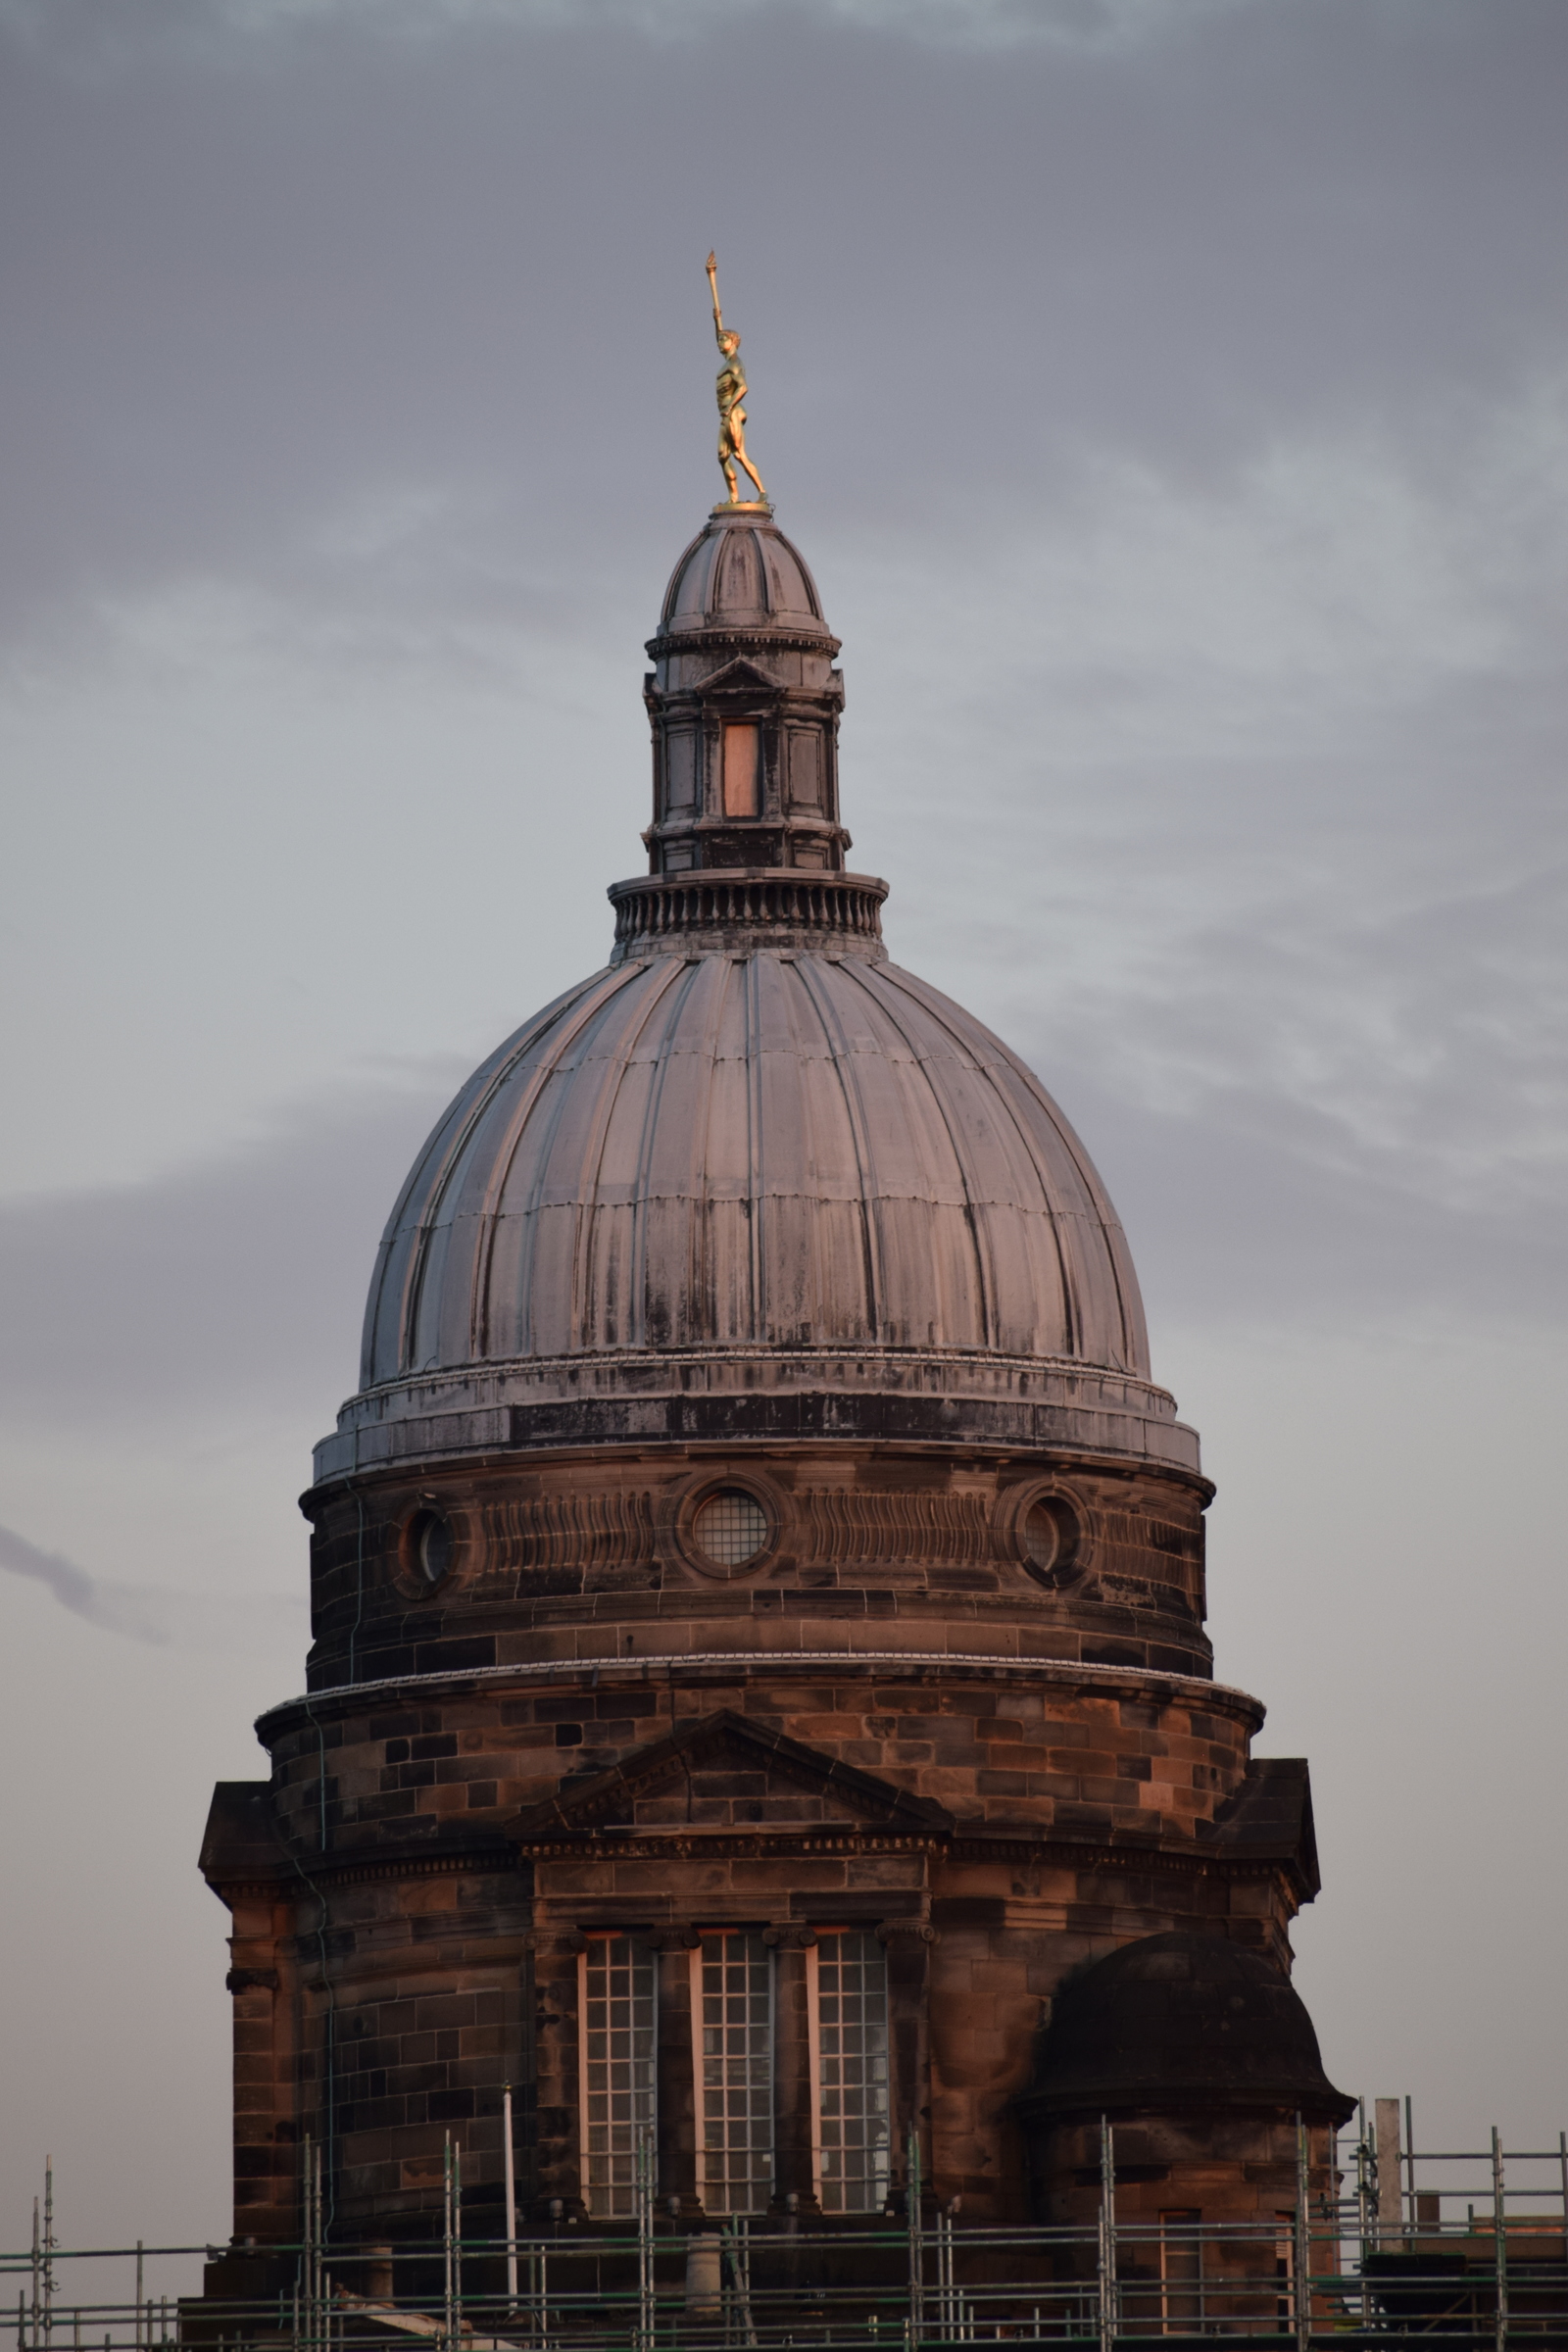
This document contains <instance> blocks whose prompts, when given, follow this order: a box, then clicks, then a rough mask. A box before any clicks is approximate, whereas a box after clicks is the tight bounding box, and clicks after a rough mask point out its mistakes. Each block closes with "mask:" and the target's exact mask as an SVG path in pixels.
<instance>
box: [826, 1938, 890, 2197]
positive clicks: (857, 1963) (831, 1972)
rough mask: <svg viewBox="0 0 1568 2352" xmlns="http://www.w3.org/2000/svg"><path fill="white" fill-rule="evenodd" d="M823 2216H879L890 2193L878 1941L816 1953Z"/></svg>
mask: <svg viewBox="0 0 1568 2352" xmlns="http://www.w3.org/2000/svg"><path fill="white" fill-rule="evenodd" d="M816 1985H817V2033H818V2044H819V2047H820V2050H821V2053H822V2080H821V2085H820V2091H819V2104H818V2120H819V2126H820V2131H821V2137H822V2210H823V2212H824V2213H876V2212H878V2211H880V2209H881V2206H882V2203H883V2201H884V2199H885V2198H886V2196H887V2193H888V1960H887V1954H886V1952H885V1951H884V1950H883V1949H882V1946H881V1945H880V1944H879V1943H878V1941H877V1939H876V1937H875V1936H871V1935H867V1934H864V1933H863V1932H859V1931H857V1933H856V1934H854V1935H849V1936H823V1937H822V1940H821V1942H820V1943H819V1944H818V1945H817V1947H816Z"/></svg>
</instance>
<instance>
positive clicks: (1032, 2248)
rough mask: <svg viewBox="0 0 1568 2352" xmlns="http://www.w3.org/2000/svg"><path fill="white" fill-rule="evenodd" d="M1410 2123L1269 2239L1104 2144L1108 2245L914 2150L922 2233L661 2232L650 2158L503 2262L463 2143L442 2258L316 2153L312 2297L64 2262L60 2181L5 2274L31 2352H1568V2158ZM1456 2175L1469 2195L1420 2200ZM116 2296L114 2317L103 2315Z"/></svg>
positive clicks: (285, 2261) (911, 2186) (289, 2251)
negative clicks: (381, 2226) (361, 2207)
mask: <svg viewBox="0 0 1568 2352" xmlns="http://www.w3.org/2000/svg"><path fill="white" fill-rule="evenodd" d="M1392 2104H1393V2103H1392V2102H1386V2101H1385V2102H1379V2103H1378V2111H1377V2115H1376V2123H1375V2127H1374V2128H1373V2129H1368V2128H1367V2125H1366V2120H1365V2117H1364V2114H1363V2117H1362V2119H1361V2125H1360V2129H1359V2130H1358V2131H1356V2133H1355V2134H1354V2135H1353V2137H1352V2138H1351V2139H1350V2141H1349V2144H1348V2146H1344V2147H1338V2148H1337V2151H1336V2169H1335V2173H1334V2176H1333V2180H1332V2186H1331V2188H1329V2189H1328V2190H1327V2192H1326V2193H1325V2191H1324V2190H1323V2187H1322V2183H1323V2181H1324V2175H1323V2173H1322V2171H1321V2170H1319V2172H1318V2174H1317V2180H1318V2182H1319V2184H1320V2185H1319V2191H1318V2193H1316V2194H1315V2195H1314V2194H1313V2193H1311V2179H1310V2177H1309V2167H1308V2160H1307V2143H1306V2135H1305V2133H1304V2132H1303V2131H1300V2129H1299V2128H1298V2132H1297V2162H1296V2183H1295V2202H1294V2206H1293V2207H1291V2208H1290V2209H1289V2210H1284V2209H1283V2208H1282V2210H1281V2211H1280V2212H1278V2213H1277V2214H1276V2215H1274V2216H1273V2217H1272V2218H1267V2217H1265V2218H1264V2219H1261V2220H1258V2221H1251V2222H1212V2221H1209V2222H1205V2221H1202V2220H1201V2219H1200V2220H1193V2219H1191V2218H1190V2217H1188V2216H1186V2215H1181V2214H1175V2213H1172V2214H1165V2215H1161V2216H1159V2217H1158V2218H1156V2219H1149V2218H1147V2217H1146V2218H1142V2219H1136V2220H1129V2219H1124V2218H1121V2217H1119V2216H1118V2213H1117V2209H1116V2208H1117V2180H1116V2157H1115V2134H1114V2131H1112V2130H1111V2129H1108V2128H1105V2127H1103V2128H1102V2134H1101V2151H1102V2160H1101V2168H1100V2172H1101V2179H1100V2195H1099V2199H1098V2212H1097V2214H1096V2218H1095V2220H1094V2222H1093V2223H1092V2224H1086V2225H1082V2226H1074V2227H1052V2226H1037V2225H1028V2226H1024V2225H1018V2226H1014V2227H1010V2228H995V2229H993V2228H978V2227H972V2226H969V2225H966V2224H964V2223H963V2222H962V2221H961V2218H960V2215H959V2213H958V2211H957V2210H956V2205H950V2206H949V2207H948V2208H946V2209H938V2208H937V2207H936V2206H934V2204H933V2203H932V2200H931V2199H930V2198H929V2196H927V2195H926V2194H924V2193H923V2192H922V2183H921V2179H920V2162H919V2150H918V2147H917V2146H916V2145H914V2144H913V2143H911V2145H910V2147H909V2149H908V2150H907V2182H906V2190H905V2193H904V2196H903V2198H902V2203H903V2207H904V2210H903V2211H902V2213H897V2214H896V2213H894V2212H892V2211H889V2212H885V2213H883V2214H880V2215H876V2216H866V2217H863V2218H859V2219H846V2220H844V2221H835V2222H833V2223H831V2224H827V2225H821V2224H817V2223H810V2224H808V2223H807V2222H805V2221H803V2220H801V2219H800V2218H799V2217H797V2216H793V2215H789V2214H783V2215H780V2214H768V2215H755V2216H741V2217H734V2218H732V2219H729V2220H726V2221H724V2222H722V2223H721V2224H705V2225H703V2226H701V2227H688V2228H685V2229H683V2228H682V2226H681V2223H680V2220H679V2218H678V2216H677V2217H674V2218H672V2217H671V2216H670V2215H668V2214H667V2213H664V2214H661V2212H660V2211H659V2208H658V2204H657V2200H656V2197H655V2193H654V2192H655V2163H654V2152H653V2146H652V2139H651V2135H645V2136H644V2138H643V2141H642V2144H641V2145H640V2146H639V2147H638V2150H637V2161H636V2177H635V2193H634V2207H635V2210H634V2213H633V2215H632V2216H630V2217H629V2218H628V2219H627V2220H626V2221H625V2222H616V2223H608V2224H606V2223H593V2224H588V2225H574V2224H573V2223H571V2222H570V2221H568V2220H566V2219H565V2218H563V2219H562V2220H561V2221H560V2222H555V2223H552V2224H550V2225H549V2226H548V2227H546V2228H545V2229H538V2228H530V2229H515V2228H514V2229H512V2230H511V2231H510V2232H509V2234H508V2235H506V2236H494V2235H488V2234H478V2233H473V2232H470V2231H468V2230H467V2229H466V2226H465V2217H464V2201H463V2176H462V2159H461V2154H460V2151H459V2148H458V2146H457V2143H456V2142H455V2141H454V2140H452V2139H451V2138H450V2137H449V2138H448V2140H447V2143H446V2149H445V2155H444V2162H443V2196H442V2213H441V2230H440V2234H439V2236H431V2237H429V2238H428V2239H426V2240H423V2241H420V2242H409V2241H403V2242H400V2243H399V2244H398V2245H397V2246H396V2247H392V2246H389V2245H387V2244H385V2243H384V2242H377V2243H375V2244H373V2245H372V2244H353V2243H345V2242H343V2241H342V2240H340V2239H339V2238H338V2237H336V2236H335V2235H334V2236H333V2237H332V2239H331V2242H330V2243H329V2242H328V2239H327V2232H326V2230H325V2229H324V2227H323V2210H324V2209H325V2204H326V2200H325V2196H324V2182H323V2171H322V2153H321V2150H320V2149H319V2147H313V2146H311V2145H310V2144H309V2143H307V2145H306V2147H305V2149H304V2151H303V2167H302V2189H303V2198H302V2205H303V2213H304V2219H305V2236H304V2238H303V2240H302V2242H300V2243H299V2244H297V2245H290V2246H282V2245H277V2244H272V2243H268V2244H266V2245H263V2246H260V2247H257V2248H256V2249H255V2250H254V2251H255V2253H256V2254H257V2255H258V2256H261V2257H265V2258H266V2259H267V2261H268V2262H269V2263H270V2265H271V2266H272V2268H273V2276H274V2278H275V2276H276V2275H277V2271H278V2270H279V2269H282V2270H284V2271H285V2272H286V2275H287V2276H288V2278H289V2283H288V2284H287V2285H286V2286H285V2287H284V2288H282V2289H281V2290H280V2291H277V2292H273V2293H270V2294H269V2295H267V2296H264V2297H256V2298H253V2299H250V2300H247V2299H245V2298H243V2297H233V2296H230V2297H222V2296H217V2295H208V2296H205V2297H201V2298H196V2297H190V2296H184V2297H181V2296H178V2295H176V2296H174V2297H171V2296H170V2295H169V2294H168V2293H166V2292H161V2293H158V2294H156V2295H155V2294H154V2293H152V2292H151V2291H149V2287H148V2278H149V2276H150V2272H151V2270H152V2268H153V2267H154V2266H156V2265H159V2264H165V2265H167V2264H168V2263H169V2262H170V2261H172V2259H174V2258H177V2257H184V2258H187V2259H188V2258H189V2257H190V2256H192V2255H196V2254H206V2255H207V2256H208V2257H209V2258H211V2259H218V2258H221V2257H234V2256H236V2255H237V2256H238V2258H239V2259H240V2260H241V2261H243V2260H244V2258H245V2249H244V2248H235V2247H229V2248H219V2247H206V2248H203V2247H148V2246H143V2245H140V2244H138V2245H135V2246H120V2247H107V2248H72V2247H69V2246H63V2245H61V2244H60V2243H59V2242H58V2241H57V2237H56V2229H55V2223H56V2214H55V2199H54V2183H53V2175H52V2169H51V2170H50V2171H49V2172H47V2173H46V2180H45V2189H44V2195H43V2199H42V2202H41V2205H40V2206H38V2207H37V2208H35V2213H34V2224H33V2235H32V2243H31V2245H30V2247H28V2248H26V2249H25V2250H24V2251H22V2252H19V2253H16V2254H8V2255H4V2256H0V2271H3V2272H4V2273H5V2275H6V2277H7V2278H15V2279H16V2280H17V2281H18V2289H17V2302H16V2306H15V2309H16V2320H15V2326H16V2330H17V2352H66V2347H67V2346H68V2345H69V2346H70V2347H71V2352H100V2348H101V2352H172V2348H173V2347H174V2346H176V2345H183V2346H190V2345H198V2344H200V2345H210V2346H212V2347H214V2352H220V2348H221V2352H343V2347H345V2346H347V2345H349V2344H351V2343H355V2344H367V2343H370V2342H375V2343H378V2344H383V2345H392V2344H397V2343H401V2344H404V2345H407V2344H409V2343H410V2342H411V2341H413V2340H421V2341H423V2342H424V2343H425V2344H427V2345H429V2346H430V2347H431V2352H665V2348H667V2352H688V2348H690V2352H718V2348H719V2347H725V2348H726V2352H727V2348H731V2347H733V2348H742V2347H744V2348H745V2352H808V2348H810V2352H836V2348H838V2347H845V2348H848V2347H855V2348H856V2352H873V2348H874V2352H947V2347H949V2346H958V2345H969V2344H976V2343H984V2342H994V2341H998V2340H1000V2341H1010V2342H1012V2343H1014V2344H1021V2345H1027V2344H1038V2345H1053V2346H1077V2347H1082V2348H1083V2352H1091V2348H1093V2352H1117V2348H1118V2347H1121V2348H1123V2352H1131V2348H1133V2347H1137V2346H1142V2345H1144V2344H1145V2343H1148V2344H1149V2345H1151V2346H1152V2345H1154V2344H1155V2343H1156V2342H1157V2343H1158V2344H1159V2345H1161V2346H1163V2347H1168V2348H1169V2352H1178V2347H1180V2346H1181V2345H1182V2344H1184V2343H1185V2344H1187V2345H1189V2346H1192V2347H1195V2352H1196V2347H1198V2346H1200V2345H1212V2344H1213V2343H1214V2341H1215V2339H1224V2342H1225V2344H1226V2346H1227V2347H1228V2348H1229V2352H1246V2348H1247V2347H1250V2346H1256V2347H1258V2348H1259V2352H1293V2348H1294V2352H1313V2347H1320V2348H1321V2352H1328V2347H1330V2346H1331V2345H1333V2346H1339V2347H1343V2348H1344V2352H1354V2348H1355V2347H1357V2346H1359V2345H1363V2344H1364V2345H1366V2346H1368V2347H1369V2348H1370V2347H1372V2346H1386V2345H1387V2344H1388V2341H1389V2339H1390V2338H1391V2337H1394V2336H1398V2337H1401V2338H1402V2337H1410V2336H1423V2335H1424V2336H1437V2337H1440V2338H1442V2339H1443V2347H1444V2352H1471V2348H1472V2347H1473V2348H1474V2352H1534V2348H1538V2347H1539V2352H1552V2348H1554V2347H1557V2346H1559V2345H1560V2346H1562V2347H1564V2352H1568V2140H1560V2141H1559V2145H1558V2147H1557V2148H1555V2149H1549V2150H1516V2151H1509V2150H1505V2149H1504V2148H1503V2147H1502V2145H1501V2143H1500V2140H1499V2139H1498V2137H1497V2134H1496V2133H1495V2132H1494V2133H1493V2135H1492V2144H1491V2146H1490V2148H1488V2149H1482V2150H1474V2151H1463V2150H1459V2151H1453V2150H1440V2151H1430V2152H1424V2153H1419V2154H1418V2153H1417V2152H1416V2151H1415V2150H1414V2149H1413V2147H1412V2145H1411V2137H1410V2126H1409V2114H1408V2107H1407V2106H1406V2110H1405V2114H1404V2116H1403V2118H1402V2119H1400V2128H1397V2129H1391V2127H1390V2124H1389V2116H1388V2112H1387V2110H1388V2109H1389V2108H1390V2106H1391V2105H1392ZM1435 2167H1441V2168H1446V2172H1445V2174H1444V2178H1445V2180H1446V2185H1445V2186H1443V2187H1441V2188H1429V2187H1424V2186H1423V2185H1422V2172H1423V2168H1435ZM1429 2177H1430V2176H1429ZM1172 2193H1174V2190H1173V2192H1172ZM1461 2204H1462V2205H1463V2208H1464V2210H1463V2212H1462V2214H1461V2213H1460V2212H1459V2211H1458V2210H1457V2208H1458V2207H1459V2206H1460V2205H1461ZM1445 2208H1448V2210H1447V2211H1446V2210H1445ZM89 2266H91V2267H89ZM100 2266H107V2267H100ZM116 2266H119V2268H118V2276H117V2275H116ZM132 2266H133V2268H132ZM95 2279H96V2280H100V2281H102V2285H101V2288H100V2291H98V2292H97V2293H89V2292H87V2291H85V2290H86V2289H87V2288H88V2286H89V2285H90V2284H91V2283H92V2281H93V2280H95ZM116 2286H119V2287H122V2288H124V2289H128V2290H129V2291H126V2292H123V2294H119V2295H117V2293H116V2292H114V2291H112V2290H113V2288H114V2287H116Z"/></svg>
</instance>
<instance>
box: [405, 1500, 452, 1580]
mask: <svg viewBox="0 0 1568 2352" xmlns="http://www.w3.org/2000/svg"><path fill="white" fill-rule="evenodd" d="M453 1550H454V1544H453V1540H452V1522H451V1521H450V1520H449V1519H443V1518H442V1516H441V1513H440V1512H439V1511H419V1512H417V1514H416V1516H415V1517H414V1518H413V1519H412V1520H411V1521H410V1523H409V1566H410V1567H411V1568H412V1569H413V1571H414V1578H415V1582H416V1583H417V1585H419V1586H420V1587H421V1588H422V1589H423V1590H424V1591H425V1592H433V1591H434V1590H435V1588H436V1586H437V1585H438V1584H440V1583H441V1581H442V1579H443V1578H444V1577H445V1575H446V1573H447V1571H448V1569H449V1568H450V1567H451V1566H452V1554H453Z"/></svg>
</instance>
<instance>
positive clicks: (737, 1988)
mask: <svg viewBox="0 0 1568 2352" xmlns="http://www.w3.org/2000/svg"><path fill="white" fill-rule="evenodd" d="M692 1973H693V1976H694V1978H695V1979H696V1984H695V1986H694V1990H695V1992H696V1996H697V2002H698V2006H699V2014H700V2017H701V2020H702V2037H703V2038H702V2056H701V2061H700V2065H699V2071H698V2083H697V2096H698V2135H699V2146H700V2148H701V2151H702V2161H703V2203H704V2205H705V2206H706V2207H707V2209H708V2211H709V2212H710V2213H761V2212H764V2211H765V2210H766V2208H767V2205H768V2202H769V2199H770V2198H771V2196H772V2193H773V1955H772V1953H771V1952H770V1951H769V1949H768V1947H767V1945H766V1944H765V1943H764V1942H763V1941H762V1938H761V1936H746V1935H717V1936H704V1937H703V1939H702V1945H701V1948H700V1949H699V1950H697V1951H695V1952H694V1953H693V1954H692Z"/></svg>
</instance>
